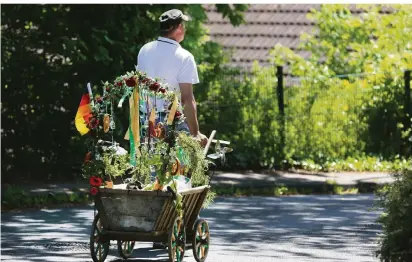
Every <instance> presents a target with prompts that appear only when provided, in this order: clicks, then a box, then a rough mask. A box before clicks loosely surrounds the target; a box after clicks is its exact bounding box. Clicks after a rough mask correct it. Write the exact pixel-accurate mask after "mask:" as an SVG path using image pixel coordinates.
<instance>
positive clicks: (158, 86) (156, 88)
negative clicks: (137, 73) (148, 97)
mask: <svg viewBox="0 0 412 262" xmlns="http://www.w3.org/2000/svg"><path fill="white" fill-rule="evenodd" d="M159 88H160V84H159V83H157V82H154V83H153V84H151V85H150V86H149V89H150V90H152V91H155V92H157V91H158V90H159Z"/></svg>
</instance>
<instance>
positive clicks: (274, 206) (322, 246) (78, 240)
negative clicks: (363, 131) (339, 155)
mask: <svg viewBox="0 0 412 262" xmlns="http://www.w3.org/2000/svg"><path fill="white" fill-rule="evenodd" d="M372 205H373V196H372V195H350V196H291V197H248V198H218V199H217V200H216V201H215V203H214V204H213V205H211V207H210V208H208V209H206V210H203V211H202V212H201V217H202V218H205V219H206V220H207V221H208V222H209V224H210V230H211V249H210V254H214V255H216V256H223V257H227V256H234V255H236V256H244V257H246V258H247V257H257V256H258V257H262V258H264V257H267V258H268V259H275V258H276V259H280V258H282V257H288V258H293V257H297V258H301V257H306V258H308V259H316V260H317V259H325V260H328V259H329V261H348V260H347V259H345V254H346V253H348V252H350V253H351V254H350V255H351V257H353V256H356V257H358V260H357V261H371V258H372V257H373V254H372V252H373V251H374V248H375V243H376V234H377V233H379V232H380V227H379V226H377V225H376V224H374V221H375V219H376V218H377V216H378V214H379V211H376V210H368V207H370V208H372ZM92 220H93V209H92V207H83V208H67V209H52V210H39V211H34V212H33V211H31V212H20V213H19V212H7V213H3V214H2V225H1V230H2V236H1V240H2V243H1V248H2V260H5V261H91V257H90V251H89V233H90V230H91V224H92ZM149 246H150V245H149V244H146V246H144V245H143V246H142V245H140V243H137V244H136V250H135V251H134V253H133V255H132V257H131V258H130V259H128V260H127V261H140V262H145V261H167V250H152V249H151V248H150V247H149ZM316 250H317V251H316ZM315 251H316V252H315ZM188 256H190V257H191V256H193V255H192V251H191V249H190V247H188V248H187V250H186V254H185V257H188ZM359 259H360V260H359ZM246 260H247V259H246ZM246 260H245V261H246ZM106 261H111V262H119V261H124V260H122V259H119V256H118V254H117V246H116V242H115V241H112V242H111V246H110V252H109V256H108V258H107V260H106ZM193 261H194V260H193ZM297 261H300V260H299V259H297Z"/></svg>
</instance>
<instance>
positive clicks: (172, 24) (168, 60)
mask: <svg viewBox="0 0 412 262" xmlns="http://www.w3.org/2000/svg"><path fill="white" fill-rule="evenodd" d="M159 20H160V37H159V38H158V39H157V40H156V41H152V42H150V43H147V44H145V45H144V46H143V47H142V48H141V49H140V51H139V55H138V56H137V69H138V70H139V71H142V72H145V73H146V74H147V75H148V76H149V77H151V78H156V77H157V78H160V81H161V82H164V83H167V84H169V86H170V87H171V89H172V90H174V91H179V89H180V93H181V103H182V105H183V108H184V109H183V113H184V115H185V117H186V123H187V125H186V124H185V125H186V128H187V126H188V131H189V132H190V134H191V135H192V136H193V137H195V138H196V139H198V140H199V141H200V143H201V144H202V145H203V146H204V145H206V143H207V137H206V136H205V135H203V134H202V133H200V131H199V124H198V121H197V110H196V101H195V98H194V95H193V85H194V84H197V83H199V77H198V74H197V68H196V62H195V60H194V57H193V55H192V54H191V53H190V52H189V51H187V50H185V49H184V48H183V47H181V46H180V44H179V43H180V42H181V41H183V39H184V37H185V25H184V22H185V21H189V17H188V16H186V15H184V14H183V13H182V12H181V11H180V10H177V9H172V10H169V11H167V12H165V13H163V14H162V15H161V16H160V18H159ZM155 103H156V108H157V111H158V112H162V111H164V110H165V101H164V100H160V99H157V100H156V101H155ZM180 129H182V128H181V127H180ZM183 129H184V128H183Z"/></svg>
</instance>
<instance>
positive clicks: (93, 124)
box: [89, 117, 99, 129]
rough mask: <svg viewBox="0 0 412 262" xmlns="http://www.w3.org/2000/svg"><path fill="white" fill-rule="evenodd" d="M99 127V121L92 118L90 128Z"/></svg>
mask: <svg viewBox="0 0 412 262" xmlns="http://www.w3.org/2000/svg"><path fill="white" fill-rule="evenodd" d="M98 125H99V119H97V118H94V117H93V118H90V122H89V127H90V128H91V129H94V128H96V127H97V126H98Z"/></svg>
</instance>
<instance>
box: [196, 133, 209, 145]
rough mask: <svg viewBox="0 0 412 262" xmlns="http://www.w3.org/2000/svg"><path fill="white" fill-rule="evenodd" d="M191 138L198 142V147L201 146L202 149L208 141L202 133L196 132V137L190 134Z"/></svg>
mask: <svg viewBox="0 0 412 262" xmlns="http://www.w3.org/2000/svg"><path fill="white" fill-rule="evenodd" d="M192 136H193V137H194V138H195V139H196V140H198V141H199V143H200V145H201V146H202V147H205V146H206V144H207V140H208V138H207V136H205V135H204V134H202V133H200V132H197V134H196V135H193V134H192Z"/></svg>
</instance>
